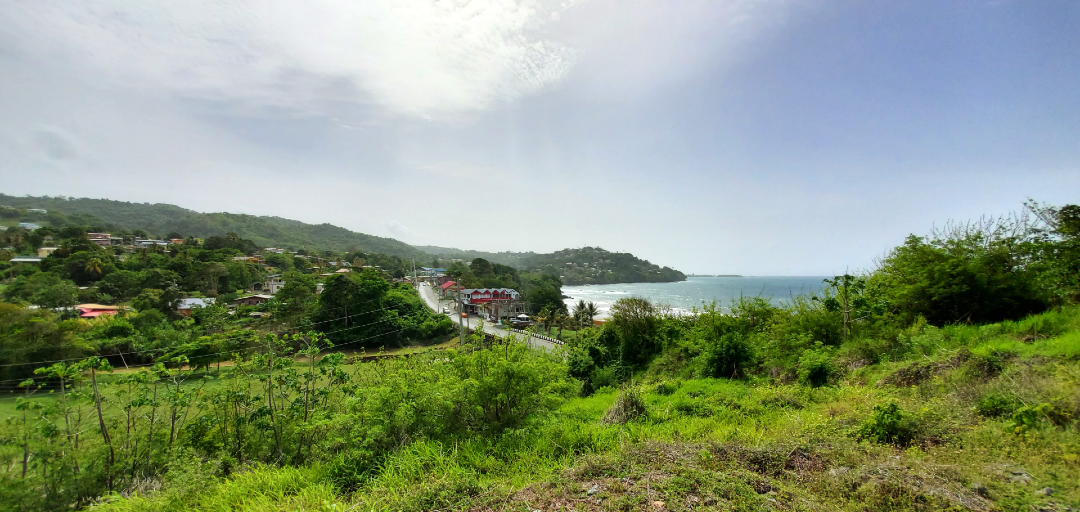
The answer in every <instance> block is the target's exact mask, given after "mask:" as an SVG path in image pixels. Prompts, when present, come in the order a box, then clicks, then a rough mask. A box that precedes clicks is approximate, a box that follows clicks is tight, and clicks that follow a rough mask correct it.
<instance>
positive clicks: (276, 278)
mask: <svg viewBox="0 0 1080 512" xmlns="http://www.w3.org/2000/svg"><path fill="white" fill-rule="evenodd" d="M284 287H285V280H284V279H282V278H281V274H274V275H271V276H266V283H264V284H263V291H264V292H266V293H269V294H270V295H274V294H276V293H277V292H278V291H280V290H281V289H282V288H284Z"/></svg>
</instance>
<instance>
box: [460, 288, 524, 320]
mask: <svg viewBox="0 0 1080 512" xmlns="http://www.w3.org/2000/svg"><path fill="white" fill-rule="evenodd" d="M458 297H459V299H458V300H459V304H460V307H461V309H462V310H464V311H466V312H468V313H471V314H483V315H484V318H486V319H488V320H499V319H502V318H509V317H512V316H515V315H518V314H521V313H524V312H525V303H524V302H522V301H521V295H520V294H519V293H518V292H517V290H514V289H511V288H470V289H467V290H461V294H460V295H459V296H458Z"/></svg>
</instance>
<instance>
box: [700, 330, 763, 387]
mask: <svg viewBox="0 0 1080 512" xmlns="http://www.w3.org/2000/svg"><path fill="white" fill-rule="evenodd" d="M702 357H704V363H705V365H704V368H703V369H702V372H703V373H704V374H705V376H706V377H727V378H732V379H733V378H736V377H745V376H746V372H745V368H746V367H747V366H749V365H750V363H751V362H753V360H754V353H753V348H752V347H751V346H750V343H748V342H747V340H746V338H744V337H743V336H742V335H739V334H734V333H732V334H725V335H723V336H721V337H720V339H719V340H718V341H717V342H716V343H714V344H712V345H710V346H708V347H707V348H706V349H705V353H704V354H702Z"/></svg>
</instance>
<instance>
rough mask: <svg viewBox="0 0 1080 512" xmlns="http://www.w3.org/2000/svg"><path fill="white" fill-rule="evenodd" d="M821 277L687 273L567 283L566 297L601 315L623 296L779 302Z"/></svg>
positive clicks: (685, 302)
mask: <svg viewBox="0 0 1080 512" xmlns="http://www.w3.org/2000/svg"><path fill="white" fill-rule="evenodd" d="M830 277H831V276H830ZM822 279H825V277H824V276H822V277H815V276H767V277H688V278H687V279H686V281H682V282H678V283H626V284H602V285H593V286H564V287H563V294H564V295H569V296H570V297H572V298H570V299H566V304H567V307H568V308H569V307H570V306H572V305H573V304H574V303H576V302H577V301H578V300H579V299H585V301H586V302H588V301H592V302H595V303H596V305H597V306H598V307H599V308H600V311H601V316H607V314H608V312H609V311H610V309H611V305H612V304H614V303H615V301H617V300H619V299H621V298H624V297H642V298H645V299H649V301H651V302H653V303H654V304H664V305H668V306H671V308H672V309H674V310H676V311H680V312H685V311H689V310H690V308H693V307H701V305H702V303H709V302H712V301H714V300H715V301H716V302H717V303H718V304H720V305H721V306H727V305H730V304H731V301H732V300H734V299H737V298H739V297H740V296H746V297H758V296H760V297H763V298H766V299H769V300H770V301H772V302H773V303H779V302H780V301H783V300H787V299H790V298H791V297H792V296H794V295H799V294H804V293H810V292H814V291H820V290H821V289H822V287H823V285H822V283H821V281H822ZM724 311H725V312H727V311H728V309H727V308H724Z"/></svg>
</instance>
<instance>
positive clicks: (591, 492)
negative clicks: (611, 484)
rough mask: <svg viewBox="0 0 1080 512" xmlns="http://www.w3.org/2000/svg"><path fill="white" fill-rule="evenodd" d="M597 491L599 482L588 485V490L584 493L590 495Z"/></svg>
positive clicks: (598, 490)
mask: <svg viewBox="0 0 1080 512" xmlns="http://www.w3.org/2000/svg"><path fill="white" fill-rule="evenodd" d="M598 492H600V485H599V484H593V486H592V487H589V490H588V491H585V494H587V495H589V496H592V495H593V494H596V493H598Z"/></svg>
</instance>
